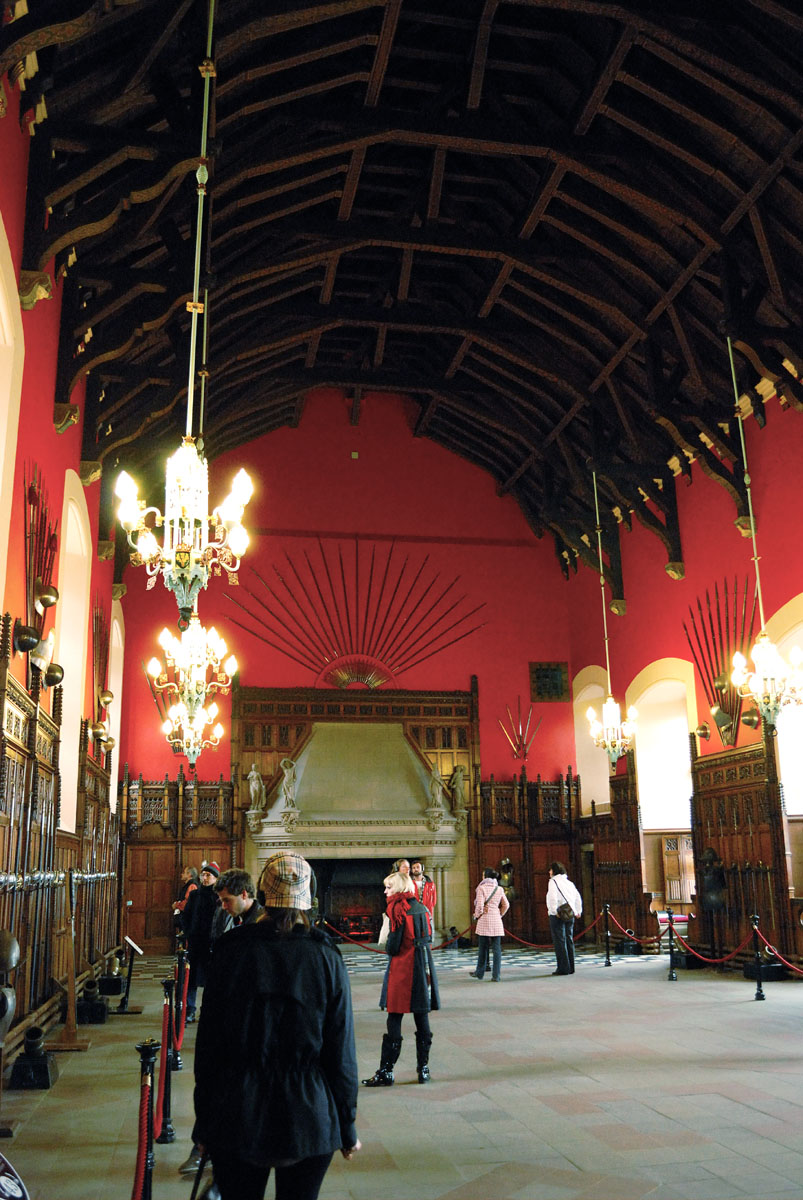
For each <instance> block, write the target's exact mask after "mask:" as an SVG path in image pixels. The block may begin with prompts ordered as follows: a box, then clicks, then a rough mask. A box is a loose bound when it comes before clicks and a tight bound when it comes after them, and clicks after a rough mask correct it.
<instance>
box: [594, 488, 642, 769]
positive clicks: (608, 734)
mask: <svg viewBox="0 0 803 1200" xmlns="http://www.w3.org/2000/svg"><path fill="white" fill-rule="evenodd" d="M592 477H593V480H594V512H595V515H596V518H597V556H598V558H599V586H600V597H601V599H602V628H603V630H604V633H605V670H606V677H607V680H608V698H607V700H606V701H605V703H604V704H603V706H602V720H601V721H600V719H599V717H598V716H597V714H596V711H595V710H594V708H593V707H590V708H589V709H588V711H587V713H586V716H587V717H588V722H589V733H590V734H591V736H592V738H593V739H594V745H595V746H599V747H600V749H601V750H604V751H605V753H606V754H607V755H608V761H609V762H610V764H611V770H613V769H614V767H615V766H616V764H617V762H618V761H619V759H620V758H621V757H622V755H623V754H624V753H625V751H626V750H629V749H630V745H631V743H632V741H633V738H634V737H635V734H636V718H637V716H638V713H637V712H636V710H635V708H629V709H628V710H627V719H626V720H624V721H623V720H622V711H621V709H620V707H619V705H618V704H617V703H616V701H615V700H614V698H613V692H612V689H611V659H610V652H609V650H608V614H607V610H606V608H605V569H604V567H603V564H602V526H601V525H600V520H599V498H598V496H597V473H596V471H594V472H592Z"/></svg>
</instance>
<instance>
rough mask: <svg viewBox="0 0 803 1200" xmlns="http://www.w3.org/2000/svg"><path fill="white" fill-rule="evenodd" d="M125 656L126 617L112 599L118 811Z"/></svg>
mask: <svg viewBox="0 0 803 1200" xmlns="http://www.w3.org/2000/svg"><path fill="white" fill-rule="evenodd" d="M124 657H125V617H124V616H123V606H122V604H121V603H120V601H119V600H113V601H112V616H111V627H110V629H109V691H110V692H111V693H112V694H113V696H114V700H113V701H112V704H111V708H110V711H109V725H110V730H111V735H112V737H113V738H114V743H115V745H114V750H113V751H112V772H111V779H112V782H111V784H110V791H109V807H110V808H111V810H112V812H116V811H117V788H116V786H115V785H114V779H115V775H114V771H115V769H116V768H117V767H118V766H119V762H120V726H121V723H122V717H123V660H124Z"/></svg>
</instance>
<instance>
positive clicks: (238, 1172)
mask: <svg viewBox="0 0 803 1200" xmlns="http://www.w3.org/2000/svg"><path fill="white" fill-rule="evenodd" d="M331 1161H332V1155H331V1154H319V1155H318V1156H317V1157H315V1158H302V1159H301V1161H300V1162H297V1163H293V1165H292V1167H273V1168H271V1167H255V1166H253V1165H252V1164H251V1163H246V1162H242V1161H241V1160H240V1159H239V1158H228V1157H227V1156H226V1155H220V1154H215V1155H213V1156H212V1166H213V1167H214V1171H215V1183H216V1184H217V1186H218V1187H219V1189H220V1196H221V1200H263V1197H264V1195H265V1188H266V1187H267V1185H268V1178H269V1176H270V1173H271V1169H272V1170H274V1171H275V1172H276V1200H318V1193H319V1192H320V1190H321V1184H322V1183H323V1177H324V1175H325V1174H326V1172H327V1171H328V1169H329V1164H330V1162H331Z"/></svg>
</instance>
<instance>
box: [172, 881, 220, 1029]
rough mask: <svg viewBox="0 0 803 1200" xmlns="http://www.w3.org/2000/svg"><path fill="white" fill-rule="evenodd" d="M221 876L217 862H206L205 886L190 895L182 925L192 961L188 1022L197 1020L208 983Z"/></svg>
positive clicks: (188, 989)
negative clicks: (200, 991) (199, 1002)
mask: <svg viewBox="0 0 803 1200" xmlns="http://www.w3.org/2000/svg"><path fill="white" fill-rule="evenodd" d="M219 876H220V867H219V866H218V865H217V863H216V862H209V863H207V862H205V863H204V864H203V865H202V867H201V886H200V887H199V888H198V889H197V890H196V891H194V892H190V894H189V896H188V897H187V903H186V904H185V906H184V912H183V913H182V914H181V923H182V925H183V926H184V934H185V937H186V939H187V955H188V957H189V960H190V978H189V983H188V985H187V1021H188V1022H190V1023H192V1022H193V1021H194V1020H195V1005H196V999H197V994H198V988H199V987H203V986H204V983H205V982H206V969H207V966H208V964H209V953H210V950H211V948H212V921H213V920H214V916H215V911H216V909H217V908H218V906H219V902H218V898H217V892H216V891H215V884H216V883H217V880H218V878H219Z"/></svg>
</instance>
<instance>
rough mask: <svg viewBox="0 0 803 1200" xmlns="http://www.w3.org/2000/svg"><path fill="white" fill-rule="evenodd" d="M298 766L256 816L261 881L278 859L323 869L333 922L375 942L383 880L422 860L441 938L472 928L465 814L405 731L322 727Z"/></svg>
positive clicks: (274, 785)
mask: <svg viewBox="0 0 803 1200" xmlns="http://www.w3.org/2000/svg"><path fill="white" fill-rule="evenodd" d="M284 762H285V764H286V765H287V760H284ZM290 765H291V766H292V767H294V770H292V772H291V775H292V776H293V782H292V783H291V784H289V785H288V784H287V783H286V782H285V780H286V778H287V774H286V773H285V775H284V776H282V775H281V773H280V775H279V776H277V777H276V778H275V780H274V781H272V782H271V783H270V785H269V790H268V793H267V795H266V797H265V803H264V807H263V808H260V809H254V808H252V809H250V810H249V811H248V813H247V817H248V826H249V832H250V844H249V847H248V849H249V853H248V855H247V859H246V865H247V866H248V868H249V870H251V871H252V872H253V873H254V874H255V876H258V875H259V873H260V872H261V870H262V865H263V863H264V862H265V860H266V858H268V857H269V856H270V855H271V854H272V853H274V851H276V850H279V849H283V848H285V847H287V848H292V849H294V850H297V851H298V852H299V853H301V854H303V855H304V856H305V858H307V859H309V860H310V862H311V863H312V864H313V866H314V867H315V870H316V875H317V876H318V881H319V885H318V886H319V902H320V904H321V906H322V908H324V910H325V911H326V915H327V917H328V918H330V914H332V915H337V916H339V917H345V918H349V919H350V920H352V921H353V925H352V928H353V929H355V930H357V931H358V932H359V934H360V939H359V940H366V939H367V936H368V935H369V934H370V935H372V937H375V934H376V932H378V929H379V923H380V920H381V914H382V911H383V907H384V896H383V891H382V879H383V877H384V876H385V875H386V874H387V872H388V871H389V870H390V867H391V864H392V863H393V861H394V860H395V859H397V858H412V857H413V856H414V857H416V858H420V859H421V860H422V861H423V862H424V863H425V864H426V871H427V874H428V875H430V876H431V878H432V879H434V881H435V884H436V887H437V891H438V902H437V906H436V909H435V921H434V924H435V931H436V933H437V934H438V936H442V935H443V933H444V932H445V931H446V930H448V928H449V926H450V925H456V926H457V927H458V929H463V928H465V927H466V926H467V925H468V923H469V920H470V912H469V899H468V892H469V889H468V863H467V848H466V812H465V809H464V808H460V807H456V806H455V805H454V803H453V801H454V797H453V796H452V795H450V792H449V789H448V787H444V788H443V789H442V791H441V790H440V789H439V788H438V786H437V785H435V786H433V776H432V768H431V764H430V762H429V761H428V760H427V758H426V757H425V756H424V755H423V754H422V753H421V752H420V751H419V750H418V748H417V747H416V746H415V745H414V744H412V743H411V741H410V740H409V738H408V737H407V736H406V735H405V730H404V727H403V725H402V724H401V723H398V724H397V723H393V722H387V723H376V724H369V723H366V724H354V725H351V724H345V723H334V722H333V723H327V722H325V721H321V722H315V723H313V724H312V725H311V728H310V731H309V736H308V737H307V738H306V740H305V741H304V743H303V746H302V747H301V749H300V751H299V753H298V754H297V756H296V757H295V758H294V759H293V760H292V763H291V764H290ZM374 926H375V927H376V928H374Z"/></svg>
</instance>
